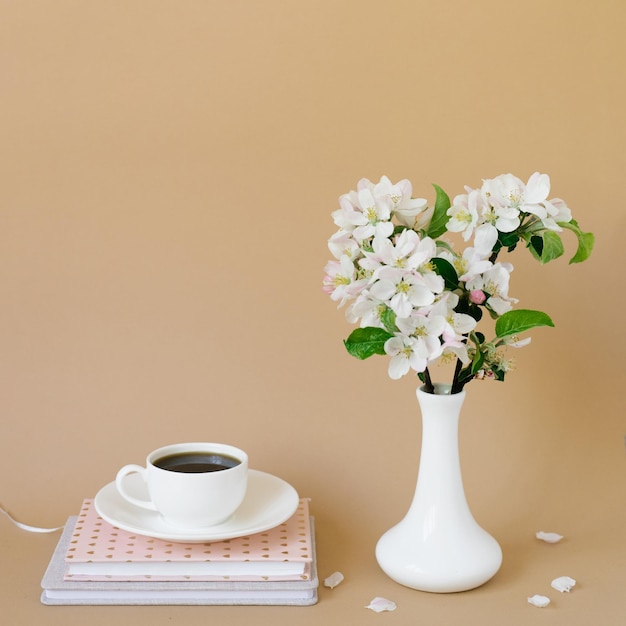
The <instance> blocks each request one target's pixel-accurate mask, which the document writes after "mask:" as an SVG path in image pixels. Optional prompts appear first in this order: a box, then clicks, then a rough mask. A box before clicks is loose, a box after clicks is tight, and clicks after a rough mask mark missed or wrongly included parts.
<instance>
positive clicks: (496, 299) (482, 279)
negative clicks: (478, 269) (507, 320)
mask: <svg viewBox="0 0 626 626" xmlns="http://www.w3.org/2000/svg"><path fill="white" fill-rule="evenodd" d="M512 271H513V266H512V265H511V264H510V263H495V264H494V265H493V267H492V268H491V269H489V270H487V271H486V272H485V273H484V274H481V275H480V276H476V277H475V278H473V279H472V280H471V281H469V282H468V283H467V285H466V287H467V289H468V290H469V291H473V290H475V289H480V290H482V291H484V292H485V293H486V294H487V301H486V303H485V304H486V305H487V306H488V307H489V308H491V309H492V310H493V311H495V312H496V313H497V314H498V315H502V314H503V313H506V312H507V311H510V310H511V309H512V308H513V307H512V306H511V304H512V303H515V302H517V300H516V299H515V298H510V297H509V278H510V275H511V272H512Z"/></svg>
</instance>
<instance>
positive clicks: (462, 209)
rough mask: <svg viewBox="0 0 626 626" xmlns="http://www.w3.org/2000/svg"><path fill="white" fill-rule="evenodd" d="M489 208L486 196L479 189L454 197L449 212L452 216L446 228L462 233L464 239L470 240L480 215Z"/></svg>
mask: <svg viewBox="0 0 626 626" xmlns="http://www.w3.org/2000/svg"><path fill="white" fill-rule="evenodd" d="M485 209H487V203H486V202H485V198H484V196H483V195H482V194H481V193H480V191H478V190H477V189H472V190H470V191H469V193H466V194H461V195H458V196H456V197H455V198H454V201H453V202H452V206H451V207H450V208H449V209H448V212H447V214H448V215H449V216H450V219H449V220H448V223H447V225H446V228H447V229H448V230H449V231H450V232H453V233H462V234H463V239H464V240H465V241H468V240H469V238H470V237H471V236H472V232H473V231H474V228H475V227H476V225H477V224H478V218H479V215H482V214H483V212H484V211H485Z"/></svg>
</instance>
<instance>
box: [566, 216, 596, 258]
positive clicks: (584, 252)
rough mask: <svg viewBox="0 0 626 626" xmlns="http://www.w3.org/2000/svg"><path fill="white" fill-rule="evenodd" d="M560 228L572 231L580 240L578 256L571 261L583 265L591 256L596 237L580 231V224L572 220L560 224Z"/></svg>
mask: <svg viewBox="0 0 626 626" xmlns="http://www.w3.org/2000/svg"><path fill="white" fill-rule="evenodd" d="M559 226H561V227H562V228H567V229H568V230H571V231H572V232H573V233H574V234H575V235H576V237H577V238H578V249H577V250H576V254H575V255H574V256H573V257H572V258H571V259H570V260H569V262H570V264H571V263H582V262H583V261H586V260H587V259H588V258H589V257H590V256H591V251H592V250H593V246H594V243H595V237H594V235H593V233H584V232H583V231H582V230H580V227H579V226H578V222H576V220H571V221H569V222H559Z"/></svg>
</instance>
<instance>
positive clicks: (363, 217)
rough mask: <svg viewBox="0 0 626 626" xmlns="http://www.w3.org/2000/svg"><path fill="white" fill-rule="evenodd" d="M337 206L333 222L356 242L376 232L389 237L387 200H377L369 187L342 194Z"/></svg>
mask: <svg viewBox="0 0 626 626" xmlns="http://www.w3.org/2000/svg"><path fill="white" fill-rule="evenodd" d="M339 206H340V209H339V210H338V211H335V212H334V213H333V220H334V222H335V224H337V226H339V227H340V228H341V229H343V230H346V231H348V232H350V233H352V236H353V237H354V238H355V239H356V240H357V241H358V242H362V241H364V240H365V239H368V238H370V237H373V236H374V235H376V234H379V235H380V236H383V237H389V236H390V235H391V234H392V233H393V223H392V222H391V221H390V219H391V210H390V203H389V201H386V200H385V199H384V198H381V199H378V200H377V199H376V198H375V197H374V195H373V193H372V191H371V190H370V189H368V188H362V189H360V190H359V191H356V192H355V191H351V192H350V193H347V194H343V195H342V196H340V198H339Z"/></svg>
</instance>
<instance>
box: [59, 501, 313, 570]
mask: <svg viewBox="0 0 626 626" xmlns="http://www.w3.org/2000/svg"><path fill="white" fill-rule="evenodd" d="M311 528H312V526H311V519H310V514H309V501H308V499H306V498H302V499H300V502H299V505H298V509H297V510H296V512H295V513H294V515H293V516H292V517H291V518H289V519H288V520H287V521H286V522H284V523H282V524H280V525H278V526H276V527H275V528H272V529H270V530H267V531H265V532H262V533H257V534H254V535H249V536H245V537H237V538H236V539H229V540H226V541H219V542H213V543H178V542H170V541H165V540H161V539H154V538H151V537H146V536H142V535H139V534H133V533H130V532H127V531H124V530H121V529H118V528H116V527H115V526H112V525H110V524H109V523H107V522H106V521H104V520H103V519H102V518H101V517H99V516H98V514H97V512H96V510H95V508H94V506H93V500H91V499H86V500H84V501H83V505H82V508H81V511H80V514H79V515H78V517H77V518H76V524H75V526H74V529H73V533H72V535H71V538H70V543H69V546H68V548H67V551H66V554H65V574H64V579H65V580H66V581H106V580H111V581H141V580H144V581H149V580H152V581H166V580H167V581H185V580H195V581H220V580H223V581H242V580H245V581H256V580H258V581H262V580H268V579H271V580H307V579H309V577H310V576H311V564H312V561H313V541H312V539H313V538H312V530H311Z"/></svg>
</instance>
